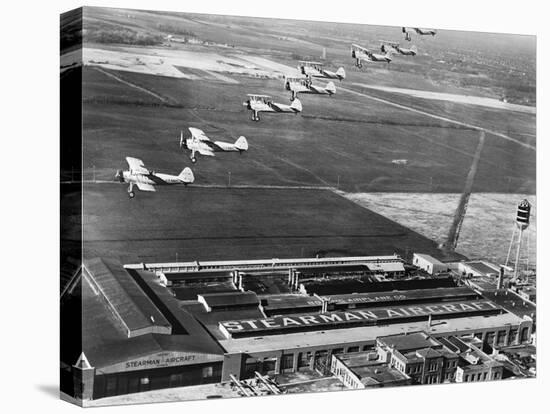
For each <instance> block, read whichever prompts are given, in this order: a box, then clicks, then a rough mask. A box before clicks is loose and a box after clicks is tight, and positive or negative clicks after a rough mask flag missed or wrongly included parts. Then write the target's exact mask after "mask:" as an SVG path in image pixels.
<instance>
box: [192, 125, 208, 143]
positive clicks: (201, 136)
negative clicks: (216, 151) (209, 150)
mask: <svg viewBox="0 0 550 414" xmlns="http://www.w3.org/2000/svg"><path fill="white" fill-rule="evenodd" d="M189 132H191V135H192V136H193V138H195V139H198V140H199V141H210V138H208V137H207V136H206V135H205V134H204V132H203V131H202V130H201V129H198V128H193V127H189Z"/></svg>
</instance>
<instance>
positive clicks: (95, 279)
mask: <svg viewBox="0 0 550 414" xmlns="http://www.w3.org/2000/svg"><path fill="white" fill-rule="evenodd" d="M83 268H84V271H85V273H86V276H87V280H88V281H89V282H90V284H91V285H92V287H93V289H94V290H96V291H98V293H100V294H101V296H102V297H103V298H104V300H105V302H106V303H107V305H108V306H109V308H110V309H111V311H112V312H113V314H114V315H115V316H116V317H117V319H118V321H119V322H120V323H121V324H122V325H123V326H124V327H125V329H126V330H127V335H128V336H132V335H135V334H138V333H140V332H147V331H151V330H155V328H157V329H160V330H163V331H164V332H166V333H170V331H171V326H170V323H169V322H168V321H167V320H166V318H165V317H164V316H163V314H162V313H161V312H159V310H158V309H157V308H156V307H155V305H154V304H153V302H151V300H150V299H149V298H148V297H147V295H146V294H145V293H144V292H143V291H142V290H141V288H140V287H139V286H138V284H137V283H136V282H135V281H134V279H132V277H131V276H130V275H129V274H128V272H126V271H125V270H124V268H122V266H120V264H117V263H116V262H115V261H113V260H108V259H99V258H96V259H90V260H84V263H83Z"/></svg>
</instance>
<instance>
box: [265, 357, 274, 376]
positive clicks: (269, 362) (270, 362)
mask: <svg viewBox="0 0 550 414" xmlns="http://www.w3.org/2000/svg"><path fill="white" fill-rule="evenodd" d="M276 361H277V360H276V359H275V358H270V359H264V364H263V372H264V373H268V372H272V371H275V362H276Z"/></svg>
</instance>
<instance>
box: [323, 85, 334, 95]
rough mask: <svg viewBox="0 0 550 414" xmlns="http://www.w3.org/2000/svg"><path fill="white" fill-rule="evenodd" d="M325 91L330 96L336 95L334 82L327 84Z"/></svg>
mask: <svg viewBox="0 0 550 414" xmlns="http://www.w3.org/2000/svg"><path fill="white" fill-rule="evenodd" d="M325 90H326V91H327V92H328V93H329V94H330V95H332V94H334V93H336V86H334V82H329V83H327V86H325Z"/></svg>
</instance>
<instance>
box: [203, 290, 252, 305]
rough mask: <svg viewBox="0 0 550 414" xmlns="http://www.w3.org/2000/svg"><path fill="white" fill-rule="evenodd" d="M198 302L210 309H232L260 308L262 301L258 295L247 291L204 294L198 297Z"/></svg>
mask: <svg viewBox="0 0 550 414" xmlns="http://www.w3.org/2000/svg"><path fill="white" fill-rule="evenodd" d="M198 300H199V302H201V303H204V304H205V305H206V306H207V307H209V308H212V309H214V308H231V307H240V306H258V305H259V304H260V301H259V300H258V296H256V293H254V292H251V291H247V292H241V291H235V292H222V293H203V294H200V295H198Z"/></svg>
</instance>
